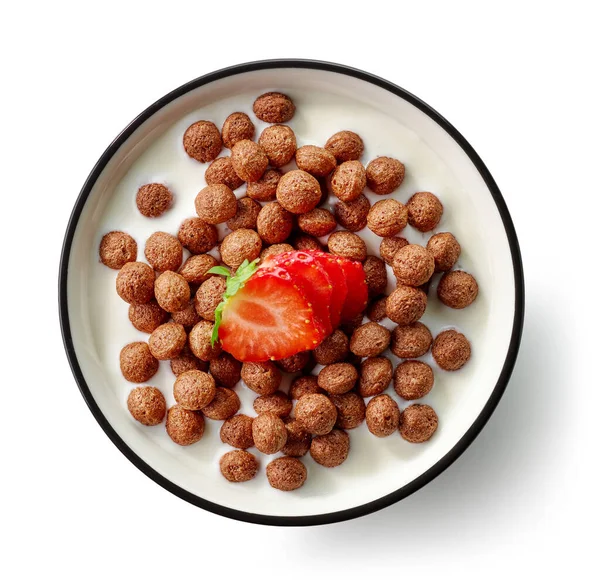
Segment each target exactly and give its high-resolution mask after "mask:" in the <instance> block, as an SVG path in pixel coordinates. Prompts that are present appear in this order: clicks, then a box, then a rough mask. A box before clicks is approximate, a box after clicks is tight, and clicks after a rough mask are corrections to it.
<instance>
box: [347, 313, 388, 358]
mask: <svg viewBox="0 0 600 584" xmlns="http://www.w3.org/2000/svg"><path fill="white" fill-rule="evenodd" d="M391 336H392V335H391V333H390V331H389V330H388V329H386V328H385V327H384V326H381V325H380V324H377V323H376V322H367V323H366V324H363V325H361V326H359V327H358V328H357V329H356V330H355V331H354V332H353V333H352V338H351V339H350V351H352V353H354V354H355V355H357V356H358V357H376V356H377V355H380V354H381V353H383V352H384V351H385V350H386V349H387V348H388V347H389V346H390V338H391Z"/></svg>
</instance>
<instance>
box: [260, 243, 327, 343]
mask: <svg viewBox="0 0 600 584" xmlns="http://www.w3.org/2000/svg"><path fill="white" fill-rule="evenodd" d="M262 266H263V267H270V266H279V267H280V268H284V269H285V270H286V271H287V272H289V274H290V275H291V276H292V278H293V279H294V281H295V282H296V284H298V286H300V290H301V291H302V293H303V294H304V296H305V297H306V299H307V300H308V301H309V303H310V306H312V308H313V309H314V311H315V317H316V318H317V319H318V320H320V321H321V322H322V323H323V327H324V328H325V334H326V335H330V334H331V333H332V332H333V328H332V326H331V317H330V314H329V306H330V304H331V296H332V293H333V286H332V284H331V281H330V278H329V275H328V274H327V272H326V270H325V269H324V268H323V267H321V265H320V264H319V263H317V262H316V261H315V258H314V257H312V256H311V255H310V254H309V253H306V252H305V251H289V252H285V253H282V254H278V255H276V256H272V257H270V258H268V259H267V260H266V261H265V262H263V264H262Z"/></svg>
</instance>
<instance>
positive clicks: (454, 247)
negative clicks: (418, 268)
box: [427, 233, 460, 272]
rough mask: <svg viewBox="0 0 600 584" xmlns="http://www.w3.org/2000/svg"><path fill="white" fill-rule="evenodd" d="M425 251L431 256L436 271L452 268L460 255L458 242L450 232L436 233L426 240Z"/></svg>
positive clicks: (445, 270)
mask: <svg viewBox="0 0 600 584" xmlns="http://www.w3.org/2000/svg"><path fill="white" fill-rule="evenodd" d="M427 251H428V252H429V253H430V254H431V255H432V256H433V259H434V261H435V271H436V272H447V271H449V270H451V269H452V267H453V266H454V264H455V263H456V262H457V261H458V256H460V244H459V243H458V241H456V238H455V237H454V235H452V233H436V234H435V235H432V236H431V237H430V238H429V241H428V242H427Z"/></svg>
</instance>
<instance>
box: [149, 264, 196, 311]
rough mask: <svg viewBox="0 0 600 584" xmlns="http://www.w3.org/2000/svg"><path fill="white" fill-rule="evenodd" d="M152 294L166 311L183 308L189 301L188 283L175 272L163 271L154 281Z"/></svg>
mask: <svg viewBox="0 0 600 584" xmlns="http://www.w3.org/2000/svg"><path fill="white" fill-rule="evenodd" d="M154 295H155V296H156V301H157V302H158V304H159V305H160V307H161V308H163V309H164V310H166V311H167V312H176V311H177V310H183V309H184V308H185V307H186V306H187V304H188V302H189V301H190V285H189V284H188V283H187V282H186V280H185V278H184V277H183V276H182V275H180V274H176V273H175V272H163V273H162V274H161V275H160V276H159V277H158V278H156V282H155V283H154Z"/></svg>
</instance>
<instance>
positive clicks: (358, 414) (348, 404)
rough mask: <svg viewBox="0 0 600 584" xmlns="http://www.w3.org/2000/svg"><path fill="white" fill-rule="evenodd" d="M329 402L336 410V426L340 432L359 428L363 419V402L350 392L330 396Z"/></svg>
mask: <svg viewBox="0 0 600 584" xmlns="http://www.w3.org/2000/svg"><path fill="white" fill-rule="evenodd" d="M331 401H332V402H333V405H334V406H335V407H336V408H337V412H338V417H337V422H336V425H337V427H338V428H342V430H352V428H357V427H358V426H360V425H361V424H362V422H363V420H364V419H365V402H364V400H363V398H362V397H360V396H359V395H358V394H356V393H354V392H353V391H350V392H348V393H344V394H342V395H332V396H331Z"/></svg>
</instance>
